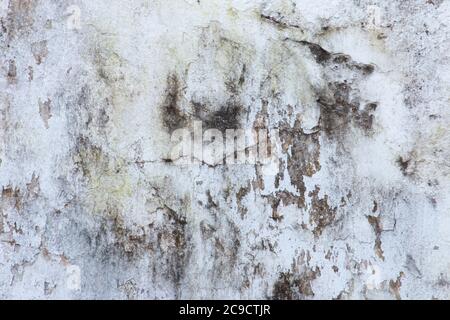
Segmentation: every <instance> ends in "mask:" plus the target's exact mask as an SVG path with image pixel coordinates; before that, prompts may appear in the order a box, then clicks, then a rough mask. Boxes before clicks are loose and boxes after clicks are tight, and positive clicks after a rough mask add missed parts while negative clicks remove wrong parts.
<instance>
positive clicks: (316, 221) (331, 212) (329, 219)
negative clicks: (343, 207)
mask: <svg viewBox="0 0 450 320" xmlns="http://www.w3.org/2000/svg"><path fill="white" fill-rule="evenodd" d="M319 192H320V188H319V187H318V186H316V189H315V190H314V191H312V192H310V193H309V196H310V197H311V208H310V210H309V214H310V218H309V219H310V223H311V224H312V225H313V226H314V230H313V234H314V236H316V237H319V236H321V235H322V233H323V230H324V229H325V228H326V227H328V226H330V225H331V224H333V222H334V220H335V218H336V212H337V208H336V207H335V208H332V207H330V205H329V204H328V196H327V195H325V196H324V198H323V199H321V198H319Z"/></svg>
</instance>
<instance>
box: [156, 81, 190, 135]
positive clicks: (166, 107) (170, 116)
mask: <svg viewBox="0 0 450 320" xmlns="http://www.w3.org/2000/svg"><path fill="white" fill-rule="evenodd" d="M180 99H181V88H180V81H179V79H178V76H177V75H176V74H170V75H168V76H167V80H166V89H165V98H164V102H163V104H162V105H161V117H162V123H163V125H164V127H165V128H166V129H167V130H168V132H169V133H172V132H173V131H175V130H176V129H179V128H184V127H186V125H187V120H188V118H187V116H186V115H185V114H184V113H183V112H182V111H181V109H180Z"/></svg>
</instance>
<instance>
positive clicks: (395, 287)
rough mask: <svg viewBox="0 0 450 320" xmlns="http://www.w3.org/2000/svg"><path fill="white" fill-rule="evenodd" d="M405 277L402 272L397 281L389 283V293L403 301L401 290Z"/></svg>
mask: <svg viewBox="0 0 450 320" xmlns="http://www.w3.org/2000/svg"><path fill="white" fill-rule="evenodd" d="M404 276H405V274H404V273H403V272H400V274H399V276H398V277H397V279H396V280H395V281H394V280H390V281H389V291H390V292H391V293H392V294H393V295H394V297H395V299H397V300H401V299H402V297H401V295H400V288H401V286H402V278H403V277H404Z"/></svg>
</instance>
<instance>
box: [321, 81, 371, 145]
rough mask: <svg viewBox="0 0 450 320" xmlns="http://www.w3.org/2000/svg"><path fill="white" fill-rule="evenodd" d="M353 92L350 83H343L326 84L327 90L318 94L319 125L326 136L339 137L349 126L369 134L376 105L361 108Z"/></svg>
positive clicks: (358, 99)
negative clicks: (352, 125)
mask: <svg viewBox="0 0 450 320" xmlns="http://www.w3.org/2000/svg"><path fill="white" fill-rule="evenodd" d="M355 92H356V91H354V88H353V87H352V85H351V83H349V82H347V81H344V82H330V83H328V87H327V89H326V90H324V91H323V92H322V93H321V94H319V98H318V100H317V102H318V103H319V105H320V110H321V118H320V123H321V128H322V129H323V130H324V131H325V133H326V134H327V135H330V136H333V135H341V134H342V133H343V132H344V130H345V129H346V128H347V127H348V126H349V125H351V124H356V125H357V126H358V127H360V128H361V129H363V130H364V131H365V132H367V133H370V132H371V130H372V126H373V121H374V116H373V112H374V111H375V110H376V108H377V104H376V103H369V104H367V105H365V106H364V107H363V108H361V105H360V98H359V97H358V96H356V94H355Z"/></svg>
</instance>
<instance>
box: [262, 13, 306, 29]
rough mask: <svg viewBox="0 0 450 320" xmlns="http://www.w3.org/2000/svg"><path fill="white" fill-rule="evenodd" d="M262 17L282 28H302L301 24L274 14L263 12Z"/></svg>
mask: <svg viewBox="0 0 450 320" xmlns="http://www.w3.org/2000/svg"><path fill="white" fill-rule="evenodd" d="M260 17H261V19H262V20H263V21H266V22H269V23H272V24H273V25H275V26H276V27H278V28H281V29H287V28H294V29H300V26H299V25H296V24H292V23H288V22H285V21H283V18H282V17H274V16H272V15H267V14H261V15H260Z"/></svg>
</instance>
